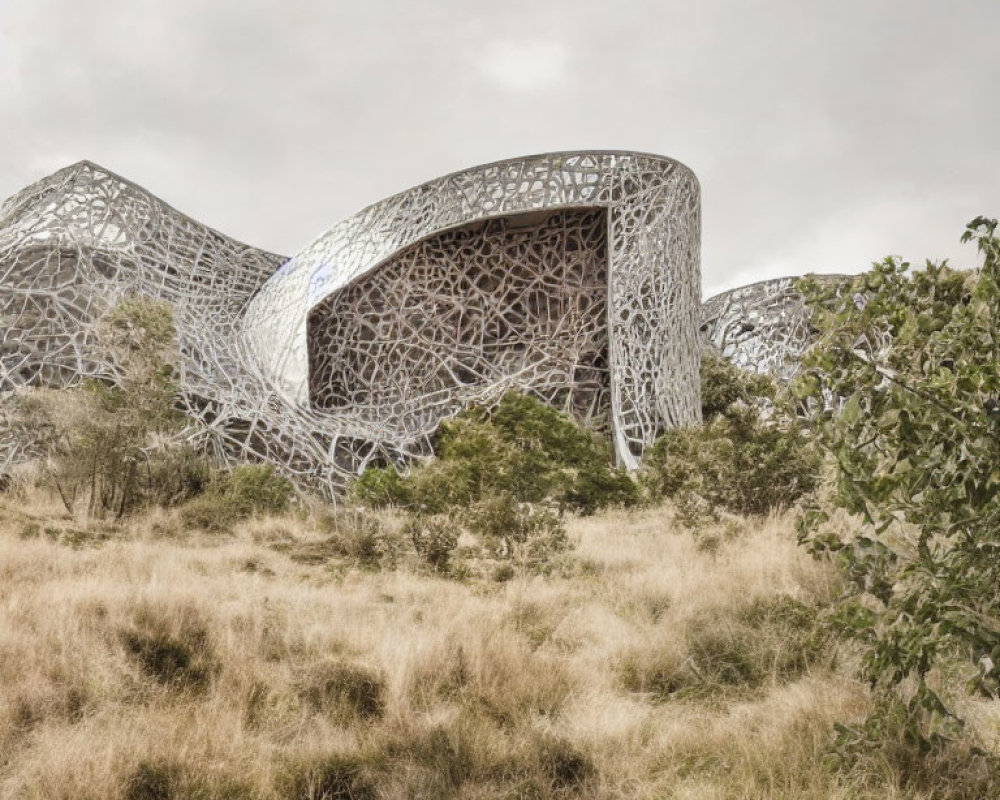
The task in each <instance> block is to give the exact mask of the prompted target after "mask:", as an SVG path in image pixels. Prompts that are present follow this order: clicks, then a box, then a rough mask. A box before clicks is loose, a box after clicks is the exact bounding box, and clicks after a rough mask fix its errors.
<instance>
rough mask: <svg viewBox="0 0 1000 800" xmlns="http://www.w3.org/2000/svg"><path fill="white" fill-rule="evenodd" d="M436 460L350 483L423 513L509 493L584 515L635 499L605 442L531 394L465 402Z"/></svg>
mask: <svg viewBox="0 0 1000 800" xmlns="http://www.w3.org/2000/svg"><path fill="white" fill-rule="evenodd" d="M434 450H435V454H436V458H434V459H433V460H431V461H430V462H429V463H426V464H416V465H413V466H412V467H411V468H410V472H409V474H408V475H405V476H400V475H398V474H397V473H396V471H395V470H394V469H392V468H391V467H371V468H369V469H368V470H366V471H365V473H364V474H363V475H361V476H360V477H359V478H358V479H357V480H356V481H355V482H354V484H353V486H352V494H353V497H354V498H355V499H356V500H358V501H359V502H363V503H365V504H368V505H372V506H386V505H394V506H398V507H402V508H405V509H408V510H412V511H419V512H421V513H426V514H440V513H444V512H448V511H452V510H455V509H463V508H465V507H467V506H469V505H471V504H473V503H476V502H478V501H480V500H482V499H484V498H486V497H489V496H494V495H498V494H501V493H507V494H510V495H511V496H513V497H514V498H516V499H517V500H518V501H519V502H526V503H540V502H542V501H550V502H553V503H556V504H558V505H560V506H561V507H564V508H569V509H572V510H575V511H578V512H580V513H584V514H589V513H593V512H594V511H596V510H598V509H600V508H605V507H607V506H612V505H622V506H631V505H635V504H636V503H637V502H638V500H639V492H638V488H637V487H636V485H635V483H634V481H633V480H632V479H631V477H629V475H628V473H627V472H626V471H625V470H621V469H616V468H615V467H613V466H612V464H611V462H612V454H611V447H610V445H609V443H608V442H607V441H605V440H603V439H602V438H601V437H599V436H597V435H596V434H594V433H593V432H592V431H588V430H586V429H584V428H582V427H580V426H579V425H577V424H576V423H575V422H573V420H572V419H570V417H568V416H567V415H565V414H562V413H560V412H558V411H556V410H555V409H553V408H550V407H549V406H547V405H545V404H544V403H542V402H541V401H539V400H536V399H535V398H532V397H529V396H527V395H523V394H517V393H509V394H507V395H505V396H504V398H503V399H502V400H501V402H500V404H499V405H498V406H497V408H496V409H494V410H493V411H492V412H489V411H487V410H485V409H482V408H478V407H476V408H471V409H469V410H468V411H466V412H464V413H463V414H461V415H460V416H459V417H457V418H456V419H453V420H448V421H445V422H442V423H441V427H440V428H439V430H438V433H437V436H436V439H435V447H434Z"/></svg>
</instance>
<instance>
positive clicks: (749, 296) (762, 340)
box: [701, 275, 840, 382]
mask: <svg viewBox="0 0 1000 800" xmlns="http://www.w3.org/2000/svg"><path fill="white" fill-rule="evenodd" d="M815 277H817V278H819V279H821V280H831V281H833V280H837V279H839V278H840V276H838V275H830V276H815ZM796 281H798V278H797V277H788V278H776V279H774V280H769V281H761V282H759V283H752V284H749V285H748V286H741V287H739V288H737V289H731V290H729V291H728V292H721V293H720V294H717V295H715V296H714V297H710V298H709V299H708V300H706V301H705V302H704V304H703V305H702V310H701V334H702V340H703V342H704V343H705V344H706V345H707V346H709V347H711V348H712V349H713V350H715V351H716V352H718V353H719V354H720V355H722V356H723V357H725V358H727V359H729V360H730V361H731V362H732V363H734V364H735V365H736V366H738V367H740V368H742V369H746V370H750V371H751V372H757V373H767V374H770V375H772V376H773V377H774V378H776V379H777V380H779V381H782V382H787V381H789V380H791V379H792V378H794V377H795V376H796V375H797V374H798V372H799V368H800V366H801V362H802V355H803V354H804V353H805V351H806V350H807V349H808V347H809V346H810V345H811V344H812V343H813V341H814V340H815V331H814V330H813V327H812V324H811V318H810V313H809V309H808V308H807V307H806V305H805V302H804V301H803V299H802V295H801V294H799V293H798V291H796V289H795V283H796Z"/></svg>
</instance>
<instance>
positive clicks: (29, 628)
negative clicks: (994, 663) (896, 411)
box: [0, 495, 1000, 800]
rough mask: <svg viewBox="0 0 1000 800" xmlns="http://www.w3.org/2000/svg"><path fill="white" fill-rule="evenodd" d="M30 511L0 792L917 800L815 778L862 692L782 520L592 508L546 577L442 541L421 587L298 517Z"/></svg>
mask: <svg viewBox="0 0 1000 800" xmlns="http://www.w3.org/2000/svg"><path fill="white" fill-rule="evenodd" d="M55 508H56V507H55V505H53V504H52V502H51V500H49V499H46V498H42V497H36V496H30V495H29V496H22V497H19V498H17V497H10V496H8V497H7V498H2V497H0V797H3V798H64V799H65V800H108V799H114V798H122V800H171V799H173V798H177V799H179V798H195V799H196V800H197V799H202V800H212V799H217V800H223V799H225V800H241V799H243V798H260V800H271V799H272V798H289V799H291V798H296V799H298V798H302V799H305V798H310V799H311V800H318V799H319V798H327V800H335V799H336V798H353V799H355V800H375V798H400V799H402V798H450V797H456V798H561V797H581V798H638V799H640V800H641V799H643V798H648V799H650V800H652V798H678V800H680V799H681V798H692V799H694V798H697V799H698V800H702V799H709V798H816V799H817V800H818V798H858V797H862V798H864V797H869V798H876V797H877V798H893V797H913V798H917V797H930V796H934V794H933V790H931V789H927V790H923V789H921V788H920V787H916V788H914V787H913V786H910V785H908V778H907V775H906V774H904V771H901V770H900V769H899V768H898V767H896V766H894V765H893V764H891V763H886V764H884V765H883V766H882V767H880V766H878V765H876V766H875V767H872V768H869V769H868V770H867V771H866V772H864V773H863V774H858V773H857V772H844V771H837V770H835V769H833V768H832V767H831V764H830V759H829V758H827V755H828V752H829V747H830V744H831V741H832V737H833V726H834V723H835V722H837V721H848V722H849V721H857V720H859V719H862V718H863V717H864V716H865V714H866V713H867V710H868V707H869V703H870V699H869V696H868V692H867V689H866V688H865V687H864V686H863V685H862V684H861V683H859V682H858V681H857V680H856V679H855V678H854V677H853V676H854V673H855V667H856V665H855V664H854V663H852V656H851V652H850V649H849V648H848V647H846V646H845V645H844V644H843V643H841V642H838V641H837V640H836V639H835V638H833V636H832V635H831V634H830V632H829V630H828V629H827V627H826V626H824V625H823V624H822V623H821V617H822V612H823V609H824V608H825V607H826V606H827V605H828V603H829V601H830V599H831V598H832V597H834V596H835V595H836V594H837V593H838V591H839V583H838V577H837V575H836V573H835V571H834V570H833V568H832V567H830V566H828V565H823V564H820V563H818V562H815V561H813V560H812V559H810V558H809V556H807V555H806V554H805V553H803V552H801V551H800V549H799V548H798V547H797V546H796V544H795V537H794V533H793V530H792V524H791V519H790V518H789V517H787V516H782V517H773V518H770V519H767V520H764V521H759V522H752V521H743V522H739V521H738V522H735V523H732V524H730V525H729V526H728V527H727V528H720V529H719V530H717V531H710V532H702V533H701V534H700V535H697V536H696V535H693V534H692V533H690V532H686V531H685V530H684V529H683V528H681V527H680V526H679V525H677V524H676V523H675V520H674V519H673V515H672V513H671V511H670V510H669V509H668V508H660V509H655V510H645V511H641V512H632V513H628V514H625V513H607V514H604V515H600V516H596V517H592V518H586V519H576V520H571V521H570V524H569V533H570V537H571V539H572V540H573V541H574V543H575V545H576V546H575V547H574V548H573V549H572V550H570V551H568V552H567V553H564V554H561V555H559V556H558V557H557V558H556V559H555V560H554V561H553V563H552V564H551V569H550V572H549V574H548V575H544V576H542V575H537V574H530V573H528V572H526V571H522V570H518V569H514V570H513V571H512V573H504V574H502V575H500V573H498V572H496V571H495V570H493V569H492V567H490V566H489V565H484V564H485V562H483V561H482V560H481V559H480V556H479V554H478V551H477V548H476V543H475V542H471V541H469V542H462V543H461V545H462V546H461V547H460V548H459V551H458V556H457V558H456V559H455V562H454V563H453V565H452V569H453V574H452V575H451V576H442V575H439V574H435V573H434V572H433V571H432V570H431V569H429V568H428V567H427V566H426V565H425V564H422V563H420V562H419V560H418V559H416V558H415V556H414V555H413V554H409V553H407V552H405V551H401V552H400V553H399V554H397V555H396V556H395V557H394V558H393V559H392V561H393V564H392V566H391V567H388V566H385V565H383V568H380V569H378V568H373V567H372V566H371V565H370V563H368V562H366V561H365V559H363V558H360V557H357V556H352V555H351V552H352V551H351V548H349V547H346V548H345V547H344V546H342V545H343V541H342V540H343V536H344V535H345V534H344V532H339V533H337V534H331V533H330V531H329V528H328V526H326V527H324V525H323V524H321V522H320V521H318V518H317V516H316V513H312V514H305V513H299V514H295V515H288V516H283V517H267V518H257V519H253V520H250V521H247V522H245V523H240V524H237V525H236V526H235V527H234V528H233V529H232V530H231V531H228V532H222V533H218V532H216V533H209V532H206V531H201V530H185V529H184V526H183V525H182V523H181V522H180V520H179V518H178V516H177V514H176V513H168V512H164V511H156V512H150V513H148V514H144V515H139V516H137V517H135V518H133V519H132V520H131V521H130V522H128V523H127V524H124V525H120V526H115V525H112V524H110V523H102V522H93V523H89V524H82V523H79V522H77V521H74V520H70V519H66V518H63V517H60V516H59V515H58V514H57V513H56V511H55ZM382 521H383V523H384V525H385V526H386V527H387V529H389V530H392V529H393V528H394V526H397V525H398V523H399V521H398V520H395V519H393V518H392V517H391V516H384V517H383V519H382ZM336 536H339V537H340V540H339V541H340V544H339V545H338V543H337V541H335V538H336ZM456 576H457V577H456ZM497 577H503V578H507V579H506V580H502V581H500V580H497V579H496V578H497ZM984 709H985V710H984ZM977 713H979V717H978V724H979V726H980V728H981V729H982V730H983V731H987V732H989V731H993V732H994V735H995V732H996V731H997V730H1000V725H998V719H1000V714H996V712H994V711H990V710H989V707H987V706H983V707H982V708H981V709H980V710H979V712H977ZM991 715H992V716H991ZM994 744H995V742H994ZM954 796H958V795H954Z"/></svg>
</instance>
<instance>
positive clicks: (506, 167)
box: [244, 152, 700, 467]
mask: <svg viewBox="0 0 1000 800" xmlns="http://www.w3.org/2000/svg"><path fill="white" fill-rule="evenodd" d="M580 209H590V210H593V211H603V213H604V214H605V215H606V219H607V234H606V237H607V244H606V250H607V253H606V260H607V270H606V271H607V281H606V289H605V290H604V291H603V292H601V293H598V295H597V296H596V298H595V300H596V301H597V302H600V301H601V298H600V294H603V295H604V302H605V303H606V308H607V327H606V333H605V334H603V337H604V338H606V347H607V358H606V364H607V367H606V369H607V385H608V390H607V396H608V399H609V401H610V402H609V403H608V408H607V415H608V419H609V426H610V429H611V431H612V433H613V436H614V441H615V448H616V452H617V454H618V458H619V460H620V461H621V462H622V463H624V464H625V465H627V466H630V467H634V466H636V465H637V464H638V461H639V458H640V456H641V453H642V449H643V447H645V446H646V445H647V444H649V443H651V442H652V441H653V439H654V438H655V437H656V435H657V434H658V433H659V432H660V431H662V430H663V429H664V428H667V427H672V426H676V425H682V424H690V423H694V422H696V421H697V420H698V418H699V414H700V411H699V396H698V391H699V390H698V364H699V359H698V346H699V345H698V330H697V329H698V322H699V318H698V317H699V307H700V297H699V286H700V272H699V239H700V205H699V191H698V183H697V180H696V179H695V177H694V175H693V173H691V171H690V170H688V169H687V168H686V167H684V166H683V165H682V164H680V163H678V162H676V161H673V160H670V159H666V158H661V157H658V156H650V155H642V154H637V153H620V152H606V153H556V154H548V155H542V156H534V157H530V158H523V159H516V160H511V161H502V162H498V163H495V164H487V165H484V166H480V167H475V168H473V169H470V170H466V171H463V172H458V173H455V174H452V175H447V176H445V177H442V178H439V179H437V180H435V181H431V182H429V183H426V184H423V185H421V186H418V187H416V188H414V189H410V190H409V191H406V192H402V193H401V194H398V195H395V196H394V197H391V198H389V199H387V200H384V201H382V202H381V203H376V204H375V205H373V206H370V207H369V208H367V209H365V210H364V211H362V212H360V213H359V214H357V215H355V216H354V217H351V218H350V219H347V220H345V221H344V222H342V223H340V224H339V225H337V226H335V227H334V228H332V229H331V230H330V231H329V232H327V233H326V234H325V235H323V236H321V237H320V238H319V239H317V240H316V241H315V242H313V243H312V244H311V245H309V246H308V247H306V248H305V249H304V250H303V251H301V252H300V253H298V254H297V255H295V256H294V257H293V258H292V259H290V260H289V262H288V263H286V264H285V265H283V266H282V268H281V270H279V272H278V273H277V274H276V275H275V276H274V277H273V278H272V279H271V280H270V281H268V283H267V285H265V287H264V288H263V289H262V290H261V292H260V293H259V294H258V295H257V296H256V297H255V298H254V299H253V301H252V302H251V304H250V306H249V308H248V309H247V313H246V316H245V318H244V332H245V334H246V337H247V341H248V342H249V343H250V345H251V347H252V348H253V350H254V353H255V355H256V356H257V359H258V363H259V364H260V366H261V368H262V371H263V372H264V373H265V374H266V375H268V376H269V377H271V378H272V379H273V380H274V382H275V384H276V385H278V386H280V387H281V389H282V391H283V392H284V393H285V394H286V395H287V396H288V397H289V398H290V399H292V400H294V401H297V402H299V403H300V404H302V405H307V404H309V402H310V380H309V366H310V363H311V362H310V359H312V363H314V364H315V363H319V362H322V359H323V358H324V357H323V356H316V355H312V356H311V353H312V352H313V351H314V350H315V349H317V348H322V347H324V346H325V347H328V348H334V347H336V348H337V349H338V352H337V353H336V354H335V355H333V356H332V358H333V359H334V360H336V359H340V358H341V354H340V352H339V345H338V344H337V343H334V342H332V341H331V340H330V339H329V338H328V334H329V331H330V328H329V326H326V325H324V324H323V322H322V320H319V321H317V317H318V316H321V315H322V313H323V311H324V310H327V311H329V310H332V309H334V308H338V307H340V306H341V305H342V303H346V302H347V301H341V294H342V293H345V292H346V293H349V294H350V293H353V294H352V297H353V298H354V299H353V300H351V301H350V303H357V302H358V301H359V300H361V298H360V295H363V294H365V293H367V294H368V299H367V300H364V301H363V303H362V305H363V308H364V313H365V314H370V321H373V320H374V321H377V320H380V319H382V318H383V317H381V316H380V315H382V314H383V313H385V314H387V315H389V316H391V315H393V314H396V311H393V310H388V311H384V312H383V310H382V309H385V308H386V301H385V300H384V299H383V297H382V295H381V293H380V290H379V289H378V288H377V287H378V286H379V283H378V280H379V273H380V272H381V270H383V269H386V268H388V269H389V270H393V269H396V268H398V267H399V264H394V263H392V260H393V259H394V258H396V257H397V256H399V254H400V253H401V251H403V250H404V249H406V248H408V247H410V246H412V245H414V244H416V243H418V242H423V241H424V240H427V239H429V238H431V237H435V236H438V235H440V234H443V233H446V232H448V231H454V230H455V229H459V228H463V227H465V226H470V225H477V224H482V223H484V222H486V221H488V220H494V219H506V220H509V221H510V223H511V224H517V222H516V220H517V218H518V216H519V215H522V214H538V213H546V214H551V213H552V212H556V211H564V210H580ZM487 235H488V234H487ZM431 246H432V247H433V246H434V245H431ZM473 249H475V248H473ZM460 261H461V264H460V265H458V267H457V268H453V269H451V270H442V271H440V272H439V277H440V276H444V279H443V280H439V279H438V278H432V277H428V278H427V282H426V283H425V285H424V288H423V289H422V290H421V291H422V292H423V296H424V297H425V299H426V301H427V302H438V301H440V302H441V303H443V304H444V305H445V306H447V305H448V304H449V303H455V302H456V301H457V298H462V299H463V300H468V301H470V303H471V301H473V300H475V299H476V295H475V293H467V292H465V290H464V289H463V288H462V287H463V279H464V278H465V276H466V272H465V271H464V270H466V269H468V264H467V262H465V261H464V260H461V259H460ZM472 261H473V262H474V263H475V264H476V265H477V266H476V267H475V268H474V269H473V270H472V271H473V272H477V273H478V272H482V273H489V272H491V271H492V272H493V273H494V274H496V271H497V270H498V269H499V270H501V271H502V268H501V267H498V266H490V265H487V264H486V260H484V259H483V258H482V256H481V254H480V255H478V256H474V257H473V259H472ZM529 268H530V265H529ZM545 269H546V268H544V267H542V266H541V264H540V263H538V264H536V265H535V267H534V270H535V278H534V280H535V282H536V283H539V284H540V285H541V284H544V282H545V280H546V273H545ZM529 283H530V281H529ZM559 291H561V290H554V291H553V294H554V295H555V294H559ZM572 293H573V292H572V291H569V292H568V294H572ZM505 294H509V296H506V297H500V298H499V299H498V300H497V301H498V302H500V303H501V304H503V303H505V302H508V301H509V300H510V299H511V298H512V297H513V295H512V294H510V293H507V290H506V289H505V288H503V287H501V288H499V289H498V290H496V293H495V297H497V296H499V295H505ZM350 303H347V305H350ZM390 305H391V304H390ZM318 307H321V308H318ZM355 307H357V306H355ZM470 310H471V311H472V312H473V313H484V314H486V313H488V311H489V309H487V308H485V307H484V306H480V307H479V308H473V307H472V306H471V305H470ZM517 316H518V312H517V311H516V310H512V311H511V313H508V314H505V313H501V314H500V317H502V318H504V319H507V320H509V322H510V323H513V324H516V323H517ZM445 325H447V326H451V327H452V328H453V327H454V322H453V321H449V322H447V323H445V322H444V321H443V320H431V321H430V322H429V327H423V328H421V331H422V332H421V333H417V332H416V331H412V335H411V336H409V338H408V339H407V340H406V342H405V344H406V346H407V349H408V354H407V356H406V359H407V363H408V364H409V366H408V367H407V368H406V370H405V371H406V372H407V374H408V375H409V376H417V375H419V374H421V373H423V374H427V373H428V372H431V371H438V370H439V368H440V366H441V364H440V361H441V359H445V360H447V362H448V363H447V365H446V370H450V371H451V372H452V373H454V376H455V377H454V380H452V381H451V382H450V384H449V383H448V382H447V381H444V382H443V383H442V384H441V385H440V387H437V388H435V389H434V390H433V391H427V392H424V391H422V390H421V389H420V388H419V380H417V383H416V384H415V383H414V382H413V381H412V380H411V379H410V378H407V379H406V380H404V382H403V383H402V384H401V386H400V391H399V392H398V398H399V400H400V402H402V403H403V405H399V404H397V405H395V406H394V407H393V408H392V411H391V413H389V412H388V410H385V409H383V410H382V411H381V412H378V409H374V410H375V411H376V412H377V413H376V415H375V416H374V417H373V416H371V415H366V414H367V412H370V411H372V410H373V409H371V408H369V409H366V410H365V411H364V412H363V413H360V414H358V415H357V423H358V425H359V426H360V428H361V429H362V430H364V431H366V433H365V434H364V435H363V438H365V439H366V440H367V441H372V440H373V439H377V438H381V440H382V441H383V442H386V443H388V442H393V443H394V444H393V445H392V447H391V448H390V449H398V450H400V451H413V450H415V451H417V452H425V451H426V442H427V440H428V438H429V436H430V435H431V434H432V433H433V431H434V430H435V428H436V427H437V425H438V423H439V422H440V420H441V419H443V418H445V417H447V416H448V415H450V414H452V413H454V410H455V407H456V398H458V397H460V398H462V402H470V401H476V402H481V403H490V402H493V401H495V400H497V399H498V398H499V396H500V395H502V394H503V392H504V391H506V390H508V389H522V390H526V391H535V388H536V384H537V385H538V387H539V391H540V393H541V394H542V396H546V394H547V393H550V392H551V391H552V388H551V387H552V386H554V385H555V384H556V383H558V381H559V380H561V379H560V378H559V377H558V373H559V371H560V370H565V368H566V367H565V365H566V363H567V361H569V362H571V361H572V357H571V358H569V359H567V358H566V357H565V356H560V357H559V358H558V359H556V361H557V362H558V361H560V359H561V361H562V363H555V362H553V363H551V364H550V365H549V366H544V365H539V364H538V362H537V361H535V362H532V360H531V357H530V356H525V358H524V360H521V361H517V360H516V359H512V360H513V361H514V363H513V364H512V365H511V366H510V367H508V368H504V369H502V370H499V371H497V372H495V373H491V374H486V375H483V374H482V372H483V371H482V370H477V367H476V366H475V365H473V366H471V367H469V366H468V365H465V364H462V363H460V362H458V361H456V359H455V358H454V356H453V354H452V353H450V352H448V351H447V350H443V349H440V347H439V346H438V345H437V344H435V342H436V340H435V339H434V336H432V335H431V334H430V333H429V330H431V329H434V328H435V326H437V327H439V328H440V327H443V326H445ZM472 327H474V326H471V325H469V324H466V330H471V329H472ZM334 329H336V325H334ZM376 329H377V326H376ZM310 331H312V332H313V334H314V335H311V333H310ZM373 335H375V336H376V337H378V336H380V335H381V334H378V333H375V334H373ZM421 337H425V341H424V342H421ZM501 338H502V337H501ZM575 338H581V341H582V340H583V339H584V338H586V337H579V334H578V333H573V334H571V335H570V336H569V339H563V340H561V341H562V343H563V345H566V344H567V342H569V340H572V339H575ZM569 343H570V344H572V342H569ZM528 349H529V350H531V348H528ZM351 350H354V351H357V348H356V347H354V346H352V347H350V348H348V351H349V352H350V351H351ZM420 352H422V355H417V354H418V353H420ZM533 352H535V353H537V349H536V350H534V351H533ZM504 356H505V357H507V358H510V357H511V354H510V351H509V350H508V351H507V352H505V354H504ZM345 357H346V356H345ZM529 365H530V366H529ZM520 366H524V367H526V368H527V369H526V371H525V372H523V373H522V372H519V367H520ZM600 368H601V369H603V366H602V367H600ZM336 369H338V368H334V369H333V370H332V371H334V372H335V371H336ZM465 370H471V372H472V373H473V374H474V376H475V377H474V378H473V380H471V381H470V382H466V380H465V379H464V378H463V375H466V374H467V373H466V371H465ZM543 373H547V374H543ZM439 374H440V373H439ZM522 375H523V377H522ZM360 380H361V381H362V382H364V381H365V380H366V379H365V378H364V377H363V376H361V377H360ZM367 380H368V382H369V384H370V386H369V387H362V388H361V389H358V390H357V391H360V392H361V393H362V394H361V396H368V392H369V390H371V391H376V389H375V384H376V382H377V380H378V378H376V377H375V376H372V377H371V378H370V379H367ZM313 388H316V387H315V386H313ZM318 394H320V395H322V392H319V393H318ZM334 394H336V392H335V391H334ZM320 400H321V402H320V404H319V405H321V406H322V405H324V404H325V401H323V400H322V397H320Z"/></svg>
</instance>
